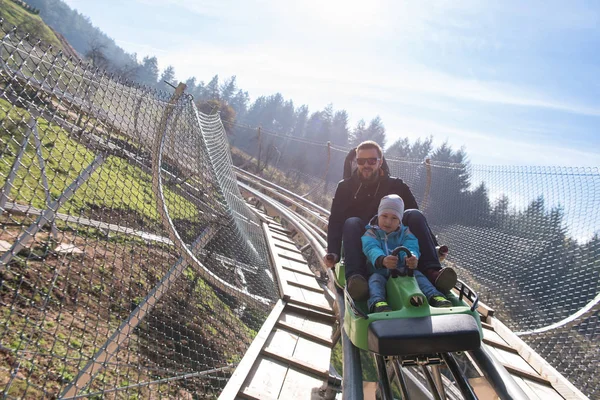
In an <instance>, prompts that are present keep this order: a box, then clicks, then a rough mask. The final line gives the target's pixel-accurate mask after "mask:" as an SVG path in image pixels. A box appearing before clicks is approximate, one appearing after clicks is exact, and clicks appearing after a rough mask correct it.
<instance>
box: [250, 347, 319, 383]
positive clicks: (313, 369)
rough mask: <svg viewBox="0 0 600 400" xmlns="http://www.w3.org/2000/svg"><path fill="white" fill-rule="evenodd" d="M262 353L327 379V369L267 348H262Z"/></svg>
mask: <svg viewBox="0 0 600 400" xmlns="http://www.w3.org/2000/svg"><path fill="white" fill-rule="evenodd" d="M262 355H263V356H265V357H268V358H272V359H274V360H277V361H279V362H282V363H286V364H289V365H290V366H291V367H293V368H296V369H299V370H301V371H305V372H309V373H311V374H314V375H316V376H318V377H320V378H323V379H329V370H328V369H319V368H317V367H314V366H312V365H309V364H307V363H305V362H304V361H300V360H296V359H294V358H289V357H284V356H282V355H280V354H277V353H273V352H272V351H269V350H267V349H263V351H262Z"/></svg>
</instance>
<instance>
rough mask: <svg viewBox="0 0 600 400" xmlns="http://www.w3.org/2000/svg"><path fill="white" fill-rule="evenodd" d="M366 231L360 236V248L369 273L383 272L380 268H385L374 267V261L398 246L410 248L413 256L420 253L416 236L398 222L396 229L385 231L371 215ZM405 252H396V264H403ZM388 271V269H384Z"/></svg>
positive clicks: (387, 254) (418, 255)
mask: <svg viewBox="0 0 600 400" xmlns="http://www.w3.org/2000/svg"><path fill="white" fill-rule="evenodd" d="M366 228H367V231H366V232H365V234H364V235H363V236H362V238H361V241H362V248H363V253H365V255H366V256H367V261H368V264H369V269H370V273H374V272H376V271H377V272H380V273H381V272H384V271H382V270H386V268H385V267H383V268H376V267H375V262H376V261H377V258H379V257H380V256H389V255H390V254H391V253H392V250H394V249H395V248H396V247H398V246H404V247H406V248H407V249H409V250H410V252H411V253H412V254H413V256H415V257H417V258H419V257H420V256H421V253H420V252H419V242H418V240H417V237H416V236H415V235H413V234H412V233H411V232H410V230H409V229H408V227H406V226H404V225H402V224H400V226H399V227H398V229H396V230H395V231H394V232H390V233H385V232H384V231H383V229H381V228H380V227H379V226H378V225H377V216H375V217H373V218H372V219H371V221H370V222H369V224H368V225H367V226H366ZM404 258H405V254H404V253H403V252H401V253H400V254H398V265H399V266H403V265H404ZM385 272H388V273H389V271H385Z"/></svg>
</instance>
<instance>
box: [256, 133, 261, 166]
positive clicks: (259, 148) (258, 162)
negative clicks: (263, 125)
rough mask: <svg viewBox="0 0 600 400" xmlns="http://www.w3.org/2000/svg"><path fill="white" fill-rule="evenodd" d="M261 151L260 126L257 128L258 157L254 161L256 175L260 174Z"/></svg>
mask: <svg viewBox="0 0 600 400" xmlns="http://www.w3.org/2000/svg"><path fill="white" fill-rule="evenodd" d="M261 151H262V140H261V137H260V126H259V127H258V157H257V161H256V173H257V174H260V153H261Z"/></svg>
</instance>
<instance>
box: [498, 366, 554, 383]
mask: <svg viewBox="0 0 600 400" xmlns="http://www.w3.org/2000/svg"><path fill="white" fill-rule="evenodd" d="M502 365H504V368H506V370H507V371H508V372H509V373H510V374H513V375H517V376H518V377H520V378H523V379H529V380H531V381H534V382H537V383H541V384H542V385H546V386H548V387H552V383H551V382H550V381H549V380H547V379H544V378H543V377H541V376H539V375H535V374H532V373H531V372H527V371H523V370H522V369H520V368H515V367H512V366H510V365H506V364H502Z"/></svg>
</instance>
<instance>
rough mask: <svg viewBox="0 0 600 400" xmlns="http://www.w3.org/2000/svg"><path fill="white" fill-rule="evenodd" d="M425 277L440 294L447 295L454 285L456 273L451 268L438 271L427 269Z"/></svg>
mask: <svg viewBox="0 0 600 400" xmlns="http://www.w3.org/2000/svg"><path fill="white" fill-rule="evenodd" d="M426 275H427V278H429V281H431V283H433V285H434V286H435V287H436V288H437V290H439V291H440V292H442V293H448V292H449V291H450V290H452V288H454V285H456V280H457V276H456V271H455V270H454V269H453V268H451V267H446V268H442V269H438V270H435V269H428V270H427V271H426Z"/></svg>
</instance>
